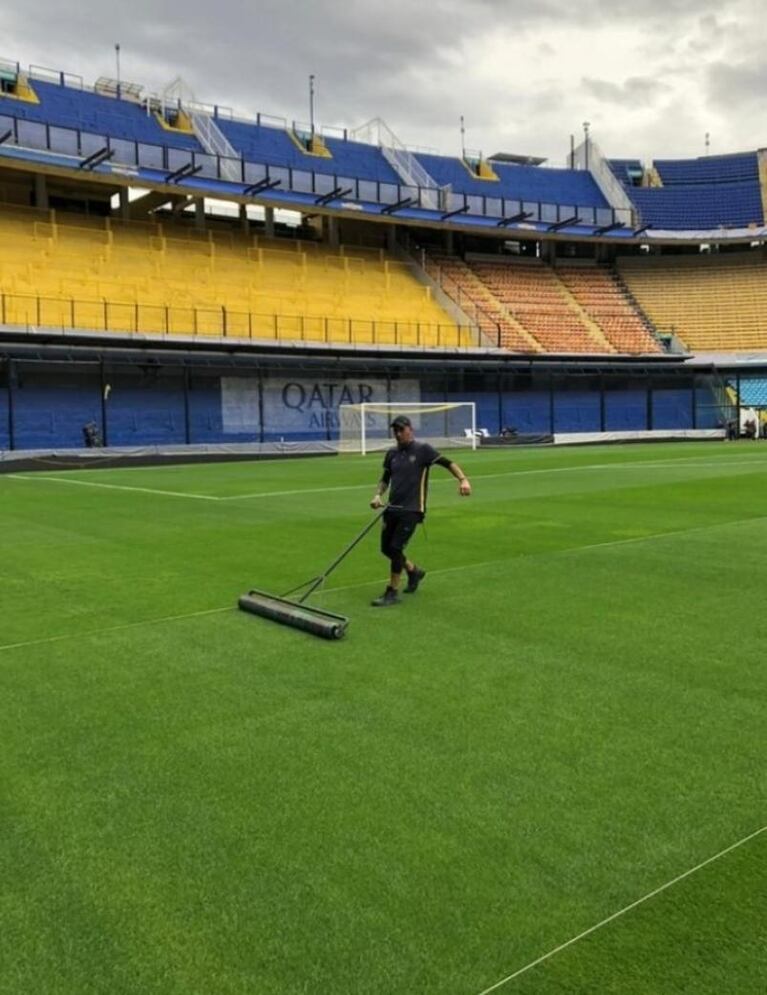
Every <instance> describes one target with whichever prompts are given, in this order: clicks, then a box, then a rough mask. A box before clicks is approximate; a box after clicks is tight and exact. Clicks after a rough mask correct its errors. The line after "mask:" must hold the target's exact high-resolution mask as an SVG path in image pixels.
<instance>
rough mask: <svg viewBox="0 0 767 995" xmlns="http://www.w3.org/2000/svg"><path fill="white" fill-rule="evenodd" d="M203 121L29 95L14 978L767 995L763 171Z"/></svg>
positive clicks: (12, 861)
mask: <svg viewBox="0 0 767 995" xmlns="http://www.w3.org/2000/svg"><path fill="white" fill-rule="evenodd" d="M118 66H119V63H118ZM311 83H312V85H313V77H312V80H311ZM205 96H206V101H207V100H210V99H213V100H214V101H218V100H220V101H221V103H218V102H205V101H202V100H199V99H197V95H196V94H195V93H193V92H192V90H191V89H190V87H189V86H188V85H187V84H185V83H184V82H183V80H181V79H180V78H177V79H175V80H174V81H173V82H172V83H169V84H168V85H167V86H166V87H165V88H164V89H163V90H162V91H161V92H158V93H155V92H150V91H149V90H148V88H147V87H146V86H145V85H144V84H143V83H142V82H141V81H140V80H128V79H125V78H122V77H121V76H120V75H119V73H116V74H115V77H114V78H112V77H105V76H102V77H99V78H97V79H95V80H91V79H88V78H87V77H85V76H83V75H79V74H76V73H72V72H70V71H69V70H68V69H62V68H50V67H42V66H36V65H32V66H26V65H23V64H22V63H21V62H18V61H15V60H13V59H6V60H2V61H0V412H2V415H0V471H2V472H0V490H2V495H3V509H4V511H3V526H4V528H3V532H4V556H3V561H4V565H3V587H4V592H5V593H4V605H5V611H4V613H3V615H4V621H5V626H4V633H3V638H2V640H0V674H2V698H3V702H4V708H3V723H2V728H3V732H2V734H1V735H2V738H1V739H0V742H2V761H1V763H2V771H3V774H4V778H3V781H4V796H5V799H6V804H5V805H4V811H3V813H2V816H1V818H2V824H3V834H2V835H3V840H4V842H3V844H2V847H1V848H0V853H2V861H3V880H4V884H5V889H4V891H5V894H4V896H3V898H2V900H0V908H2V913H1V914H0V924H1V925H2V930H1V931H0V932H1V933H2V939H0V962H2V963H3V964H4V965H5V967H4V968H3V971H2V975H3V985H2V986H0V987H2V990H3V991H8V992H9V993H11V992H13V993H26V992H32V991H36V992H48V991H50V992H53V991H56V992H62V993H63V992H72V993H86V992H94V993H96V992H98V993H100V992H107V991H108V992H126V993H127V992H142V993H149V992H157V993H171V992H179V993H182V992H184V993H186V992H216V993H222V995H223V993H240V992H242V993H244V992H258V993H264V995H268V993H274V995H277V993H293V992H295V993H298V992H323V993H363V992H365V993H381V995H383V993H416V992H437V991H439V992H456V993H459V992H460V993H467V995H480V993H482V995H485V993H489V992H490V991H496V990H500V991H503V992H508V993H509V995H511V993H536V995H553V993H587V992H589V993H592V992H593V993H596V992H616V993H637V995H638V993H645V995H646V993H666V992H691V993H692V992H694V993H696V995H703V993H712V995H713V993H718V995H722V993H730V992H731V993H734V995H735V993H737V995H748V993H750V992H754V993H756V992H762V991H764V988H765V984H766V983H767V962H766V961H765V945H764V921H765V920H764V908H763V903H764V872H765V863H766V862H767V849H765V846H766V845H767V834H765V830H767V825H765V822H766V821H767V820H766V819H765V788H766V787H767V784H766V783H765V777H764V771H765V753H764V729H765V710H764V681H763V645H762V643H763V640H762V638H761V621H760V619H761V604H760V593H761V581H762V579H764V576H765V568H764V553H765V552H766V551H767V532H765V521H767V517H766V516H765V512H764V500H763V494H764V485H765V473H766V472H767V463H766V462H765V456H764V450H763V449H762V442H763V439H764V438H767V319H766V318H765V315H767V256H766V255H765V244H766V241H767V150H764V149H753V150H748V151H733V152H727V153H724V154H706V155H703V156H700V157H693V158H669V157H666V156H665V155H664V150H663V149H662V148H658V149H655V150H654V152H653V158H652V159H647V160H641V159H636V158H627V157H623V158H621V149H609V150H607V149H602V148H601V147H600V144H599V143H598V142H597V140H596V138H595V136H594V135H592V134H591V133H590V129H589V126H588V123H586V124H585V126H584V129H583V135H582V137H581V136H579V137H578V139H577V140H576V138H575V137H573V138H572V140H571V143H570V147H569V149H568V151H567V156H566V162H565V163H563V164H562V165H561V166H554V165H551V164H549V162H548V161H547V160H545V159H544V158H542V157H539V156H536V155H534V154H532V152H528V151H526V150H525V149H514V150H512V151H508V150H507V151H504V150H500V151H498V152H497V153H494V154H488V155H485V154H483V153H482V152H480V151H475V150H471V149H467V148H465V147H464V148H462V149H461V154H460V155H458V156H456V155H447V154H442V153H440V152H438V151H436V150H435V149H431V148H425V147H419V146H411V145H408V144H405V143H404V142H403V141H401V140H400V139H399V138H398V137H397V135H396V134H395V133H394V131H393V130H392V129H391V127H390V125H389V123H387V122H385V121H384V120H382V119H381V118H380V117H376V116H375V108H371V118H370V120H368V121H367V122H366V123H363V124H361V125H358V126H355V127H351V126H349V127H326V126H323V124H322V123H321V122H318V121H315V119H314V112H313V105H310V115H309V117H310V119H309V120H307V121H302V120H293V119H286V118H284V117H280V116H277V115H274V114H272V113H270V112H269V108H266V110H265V111H264V112H263V113H258V114H256V115H255V116H252V115H246V114H243V113H240V112H238V111H236V110H235V109H233V108H231V107H229V106H228V104H227V103H226V101H227V99H228V98H227V94H226V93H225V92H222V93H218V94H216V93H212V94H206V95H205ZM297 114H298V112H297ZM304 116H305V115H304ZM393 123H394V125H395V127H396V126H397V125H396V122H393ZM396 416H404V417H405V418H406V419H408V420H409V424H410V425H411V426H412V428H413V431H414V433H415V435H416V437H417V439H418V440H419V442H423V443H429V444H430V445H431V446H433V447H434V448H435V449H436V450H438V451H439V452H440V453H444V454H447V455H446V457H445V459H444V466H445V468H446V469H449V470H450V473H452V474H453V477H456V478H457V480H458V482H457V483H456V480H453V479H451V476H450V474H449V473H445V472H443V470H442V469H441V468H440V467H439V466H435V467H433V470H432V473H431V480H430V485H429V486H430V492H429V512H430V513H429V518H428V526H427V527H425V528H421V529H418V530H417V532H416V535H415V537H414V539H413V542H412V544H411V545H410V546H409V547H408V555H412V556H413V557H414V558H415V559H414V560H413V563H416V562H417V563H418V564H422V565H423V566H424V568H425V578H424V581H423V584H422V586H421V587H419V589H418V592H417V594H416V595H415V596H414V597H409V598H405V597H402V598H401V599H398V600H397V603H396V604H395V605H393V607H391V608H389V607H387V608H386V610H385V611H377V610H375V609H374V608H372V607H371V598H373V597H374V596H375V595H376V594H378V593H379V592H380V589H381V587H382V586H383V585H384V584H385V583H386V581H385V580H384V577H385V575H386V572H387V566H386V563H385V561H384V559H383V558H381V556H380V554H379V552H378V549H377V542H378V540H377V526H378V520H377V518H376V519H374V520H373V519H371V508H370V507H369V505H370V498H371V496H372V495H373V494H374V492H375V487H376V485H377V483H378V481H379V479H381V461H382V457H383V453H384V452H385V451H386V450H388V449H390V448H391V447H393V446H394V445H395V443H394V442H393V440H392V435H391V422H392V420H393V419H394V418H395V417H396ZM451 468H452V469H451ZM427 478H428V472H427V473H426V476H424V477H423V478H422V484H423V489H422V491H421V496H420V500H421V506H420V507H421V511H424V510H425V501H426V491H425V483H426V480H427ZM469 480H470V481H471V487H470V491H471V497H470V499H469V500H461V499H460V498H461V497H468V494H469V488H468V485H467V486H466V487H464V482H466V481H469ZM384 491H385V487H384ZM392 494H394V491H393V490H392ZM374 507H376V508H377V506H376V505H374ZM391 507H392V508H395V509H396V506H395V505H394V504H392V506H391ZM419 521H420V520H419ZM424 524H425V523H424ZM387 555H388V554H387ZM402 562H403V563H410V561H409V560H404V559H403V561H402ZM394 563H395V560H394V559H392V568H391V569H392V575H394V574H395V573H397V575H399V573H401V572H402V571H403V570H404V569H407V571H409V572H411V573H412V571H411V566H407V567H402V566H401V567H399V568H395V566H394ZM326 564H330V565H331V568H330V569H329V570H327V571H325V572H322V573H320V574H319V575H317V576H314V577H313V579H312V581H309V582H308V584H309V585H312V584H315V582H316V584H315V587H313V588H311V596H310V601H309V602H305V601H300V602H299V601H298V600H294V601H290V600H284V599H286V598H289V597H290V596H292V595H293V592H295V591H296V590H299V589H297V588H296V587H295V585H296V584H298V583H299V581H301V580H302V579H304V578H306V577H311V576H312V575H313V574H314V575H316V574H317V570H320V569H321V568H322V567H323V566H325V565H326ZM331 574H332V576H331ZM409 575H410V574H409ZM415 586H418V585H414V586H413V593H414V592H415ZM395 588H396V585H395ZM395 588H392V589H393V590H394V589H395ZM389 589H390V588H389V587H387V591H388V590H389ZM248 591H250V592H251V595H254V596H256V597H260V596H261V595H260V592H262V591H269V592H274V595H275V597H276V600H277V602H279V605H280V606H281V607H279V610H278V609H275V608H274V606H273V605H272V606H271V607H270V608H269V611H264V610H263V604H262V605H261V610H259V611H258V612H256V614H257V615H260V616H263V615H266V617H254V614H253V613H252V612H251V611H249V610H246V611H238V598H240V607H246V609H247V607H248V606H247V605H245V606H243V604H242V598H241V596H242V595H244V594H245V592H248ZM285 606H287V608H286V607H285ZM313 612H314V613H315V614H314V615H312V613H313ZM286 616H287V617H286ZM318 618H319V619H320V621H319V622H318V621H317V619H318ZM307 619H309V621H307ZM323 619H324V620H325V622H323ZM327 619H330V620H331V621H330V623H327ZM302 620H303V621H302ZM338 620H342V625H341V626H339V625H338V624H337V623H338ZM280 621H282V622H285V621H287V622H288V624H287V625H284V624H283V625H280V624H275V622H280ZM326 623H327V624H329V625H331V629H330V630H327V629H325V630H324V631H320V630H322V626H323V625H325V624H326ZM347 625H348V632H347ZM298 630H304V631H298ZM317 634H319V635H329V638H328V639H317V638H313V636H316V635H317ZM340 636H344V638H343V639H341V638H340Z"/></svg>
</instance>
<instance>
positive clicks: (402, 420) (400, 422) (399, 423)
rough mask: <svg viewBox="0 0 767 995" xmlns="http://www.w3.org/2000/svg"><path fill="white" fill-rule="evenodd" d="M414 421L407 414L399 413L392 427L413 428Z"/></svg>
mask: <svg viewBox="0 0 767 995" xmlns="http://www.w3.org/2000/svg"><path fill="white" fill-rule="evenodd" d="M412 427H413V423H412V422H411V421H410V419H409V418H408V416H407V415H397V417H396V418H395V419H394V421H393V422H392V423H391V426H390V428H412Z"/></svg>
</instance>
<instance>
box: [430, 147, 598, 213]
mask: <svg viewBox="0 0 767 995" xmlns="http://www.w3.org/2000/svg"><path fill="white" fill-rule="evenodd" d="M416 158H417V159H418V161H419V162H420V163H421V165H422V166H423V167H424V169H425V170H426V171H427V173H429V175H430V176H431V177H432V178H433V179H434V180H435V181H436V183H437V186H445V185H446V184H450V185H451V186H452V188H453V190H456V191H460V192H461V193H468V194H473V195H476V196H484V197H506V198H508V199H509V200H521V201H532V202H541V203H545V204H571V205H573V207H576V206H580V207H608V206H609V205H608V203H607V201H606V200H605V197H604V195H603V193H602V191H601V190H600V189H599V187H598V186H597V184H596V183H595V182H594V178H593V177H592V175H591V173H587V172H586V171H585V170H580V169H555V168H545V167H544V168H542V167H540V166H511V165H505V164H503V163H500V162H493V163H492V166H493V170H494V172H495V173H496V175H497V176H498V179H497V180H481V179H479V178H478V177H476V178H475V177H473V176H472V175H471V173H470V172H469V170H468V169H467V168H466V166H465V165H464V164H463V162H462V161H461V160H460V159H455V158H451V157H449V156H442V155H428V154H426V153H422V152H419V153H418V154H417V156H416Z"/></svg>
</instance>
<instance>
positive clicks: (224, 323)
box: [221, 304, 226, 338]
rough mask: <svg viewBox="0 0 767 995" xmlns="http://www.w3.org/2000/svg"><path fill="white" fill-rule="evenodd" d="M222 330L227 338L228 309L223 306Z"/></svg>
mask: <svg viewBox="0 0 767 995" xmlns="http://www.w3.org/2000/svg"><path fill="white" fill-rule="evenodd" d="M221 328H222V331H223V334H224V338H226V307H225V306H224V305H223V304H222V305H221Z"/></svg>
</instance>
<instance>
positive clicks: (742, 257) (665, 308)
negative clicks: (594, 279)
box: [618, 252, 767, 352]
mask: <svg viewBox="0 0 767 995" xmlns="http://www.w3.org/2000/svg"><path fill="white" fill-rule="evenodd" d="M618 268H619V272H620V274H621V276H622V278H623V280H624V281H625V282H626V284H627V286H628V287H629V288H630V290H631V292H632V294H633V295H634V296H635V297H636V299H637V301H638V302H639V304H640V305H641V307H642V309H643V310H644V311H645V312H646V313H647V314H648V315H649V317H650V318H651V319H652V321H653V322H654V324H655V325H656V326H657V328H658V329H659V331H661V332H673V333H674V334H675V335H677V336H678V337H679V338H680V339H681V340H682V342H684V344H685V345H686V346H687V347H688V348H689V349H691V350H693V351H695V350H698V351H704V352H743V351H758V350H763V351H767V322H765V315H767V262H766V261H765V259H764V256H763V255H762V254H761V253H756V252H750V253H728V254H725V255H718V254H713V255H694V256H650V257H646V258H640V257H635V256H631V257H621V258H619V259H618Z"/></svg>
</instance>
